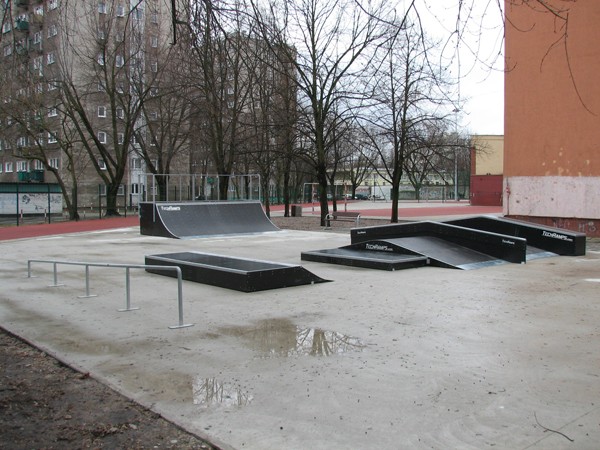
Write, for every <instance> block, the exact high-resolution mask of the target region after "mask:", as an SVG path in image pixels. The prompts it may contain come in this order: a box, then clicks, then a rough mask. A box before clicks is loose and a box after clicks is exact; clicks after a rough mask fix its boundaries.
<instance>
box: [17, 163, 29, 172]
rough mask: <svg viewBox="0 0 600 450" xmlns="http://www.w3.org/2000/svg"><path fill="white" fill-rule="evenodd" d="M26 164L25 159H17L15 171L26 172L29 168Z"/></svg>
mask: <svg viewBox="0 0 600 450" xmlns="http://www.w3.org/2000/svg"><path fill="white" fill-rule="evenodd" d="M27 165H28V164H27V161H17V172H27V171H28V170H29V169H28V167H27Z"/></svg>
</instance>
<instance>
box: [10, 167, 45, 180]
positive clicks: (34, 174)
mask: <svg viewBox="0 0 600 450" xmlns="http://www.w3.org/2000/svg"><path fill="white" fill-rule="evenodd" d="M17 176H18V178H17V179H18V180H19V181H20V182H23V183H43V182H44V171H43V170H30V171H29V172H18V173H17Z"/></svg>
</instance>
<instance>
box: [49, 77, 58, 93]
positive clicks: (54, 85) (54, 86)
mask: <svg viewBox="0 0 600 450" xmlns="http://www.w3.org/2000/svg"><path fill="white" fill-rule="evenodd" d="M56 89H58V81H56V80H54V81H48V90H49V91H54V90H56Z"/></svg>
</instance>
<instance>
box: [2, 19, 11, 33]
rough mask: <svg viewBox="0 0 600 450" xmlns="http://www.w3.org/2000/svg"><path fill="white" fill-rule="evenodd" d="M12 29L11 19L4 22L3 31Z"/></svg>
mask: <svg viewBox="0 0 600 450" xmlns="http://www.w3.org/2000/svg"><path fill="white" fill-rule="evenodd" d="M10 30H12V27H11V25H10V20H7V21H6V22H4V25H2V32H3V33H8V32H9V31H10Z"/></svg>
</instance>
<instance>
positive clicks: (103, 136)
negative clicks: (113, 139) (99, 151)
mask: <svg viewBox="0 0 600 450" xmlns="http://www.w3.org/2000/svg"><path fill="white" fill-rule="evenodd" d="M98 141H100V143H101V144H106V132H104V131H98Z"/></svg>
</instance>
